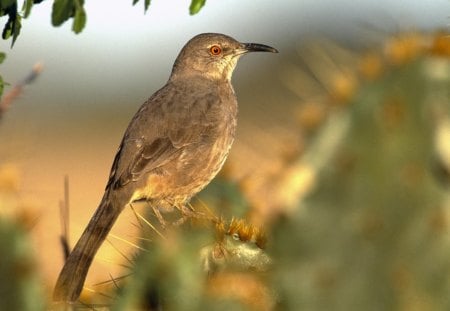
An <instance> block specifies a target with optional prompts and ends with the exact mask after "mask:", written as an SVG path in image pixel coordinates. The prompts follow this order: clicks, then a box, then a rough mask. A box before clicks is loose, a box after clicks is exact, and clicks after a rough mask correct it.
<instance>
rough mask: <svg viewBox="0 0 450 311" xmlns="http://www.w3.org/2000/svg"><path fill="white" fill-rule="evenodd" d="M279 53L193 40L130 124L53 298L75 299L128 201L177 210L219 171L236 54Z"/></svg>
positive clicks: (233, 107)
mask: <svg viewBox="0 0 450 311" xmlns="http://www.w3.org/2000/svg"><path fill="white" fill-rule="evenodd" d="M252 51H266V52H277V51H276V50H275V49H273V48H271V47H268V46H265V45H261V44H253V43H251V44H243V43H239V42H238V41H236V40H234V39H233V38H231V37H228V36H225V35H222V34H212V33H210V34H201V35H198V36H196V37H194V38H192V39H191V40H190V41H189V42H188V43H187V44H186V45H185V46H184V47H183V49H182V50H181V52H180V54H179V55H178V57H177V59H176V61H175V63H174V66H173V69H172V74H171V76H170V78H169V81H168V82H167V84H166V85H165V86H164V87H163V88H161V89H160V90H159V91H157V92H156V93H155V94H153V96H151V97H150V98H149V99H148V100H147V101H146V102H145V103H144V104H143V105H142V106H141V108H140V109H139V110H138V112H137V113H136V114H135V116H134V117H133V119H132V120H131V122H130V124H129V126H128V128H127V130H126V132H125V134H124V137H123V140H122V142H121V144H120V146H119V149H118V151H117V154H116V157H115V159H114V162H113V165H112V169H111V173H110V177H109V180H108V183H107V186H106V190H105V194H104V196H103V199H102V201H101V203H100V205H99V207H98V208H97V210H96V212H95V214H94V216H93V217H92V218H91V220H90V222H89V224H88V226H87V227H86V229H85V231H84V232H83V234H82V236H81V238H80V239H79V241H78V242H77V244H76V245H75V247H74V249H73V251H72V252H71V253H70V255H69V257H68V259H67V261H66V263H65V265H64V267H63V269H62V271H61V273H60V275H59V278H58V281H57V283H56V286H55V291H54V300H55V301H65V302H74V301H76V300H77V299H78V297H79V295H80V293H81V290H82V288H83V284H84V281H85V278H86V275H87V272H88V270H89V267H90V265H91V263H92V260H93V258H94V256H95V254H96V252H97V250H98V248H99V247H100V246H101V244H102V243H103V241H104V240H105V238H106V236H107V235H108V233H109V231H110V230H111V228H112V226H113V224H114V223H115V221H116V219H117V217H118V216H119V215H120V213H121V212H122V210H123V209H124V208H125V206H127V205H128V204H129V203H131V202H134V201H137V200H147V201H148V202H149V203H150V204H151V206H152V207H154V208H157V209H159V210H166V209H171V208H173V207H176V208H182V207H183V205H184V204H186V203H187V202H188V201H189V199H190V198H191V197H192V196H194V195H195V194H196V193H198V192H199V191H200V190H201V189H203V188H204V187H205V186H206V185H207V184H208V183H209V182H210V181H211V180H212V179H213V178H214V176H215V175H216V174H217V173H218V171H219V170H220V168H221V167H222V165H223V163H224V161H225V159H226V157H227V155H228V152H229V150H230V147H231V144H232V143H233V140H234V135H235V129H236V115H237V100H236V96H235V94H234V91H233V88H232V86H231V83H230V80H231V75H232V73H233V70H234V68H235V66H236V63H237V60H238V58H239V56H241V55H242V54H244V53H247V52H252Z"/></svg>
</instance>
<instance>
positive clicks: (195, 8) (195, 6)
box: [189, 0, 206, 15]
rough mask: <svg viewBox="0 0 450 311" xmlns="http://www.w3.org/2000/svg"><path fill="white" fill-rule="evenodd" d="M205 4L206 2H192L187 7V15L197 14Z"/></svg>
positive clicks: (200, 0)
mask: <svg viewBox="0 0 450 311" xmlns="http://www.w3.org/2000/svg"><path fill="white" fill-rule="evenodd" d="M205 3H206V0H192V1H191V5H190V6H189V13H190V14H191V15H194V14H197V13H198V12H200V10H201V9H202V7H203V6H204V5H205Z"/></svg>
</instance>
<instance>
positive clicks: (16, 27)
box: [11, 14, 22, 47]
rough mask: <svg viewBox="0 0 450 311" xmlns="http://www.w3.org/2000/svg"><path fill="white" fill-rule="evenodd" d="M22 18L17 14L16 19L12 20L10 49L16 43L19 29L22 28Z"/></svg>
mask: <svg viewBox="0 0 450 311" xmlns="http://www.w3.org/2000/svg"><path fill="white" fill-rule="evenodd" d="M21 20H22V16H20V15H19V14H16V19H15V20H14V23H13V29H12V36H13V37H12V42H11V47H13V45H14V42H16V39H17V37H18V36H19V34H20V28H22V23H21Z"/></svg>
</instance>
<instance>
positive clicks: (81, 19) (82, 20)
mask: <svg viewBox="0 0 450 311" xmlns="http://www.w3.org/2000/svg"><path fill="white" fill-rule="evenodd" d="M84 26H86V11H85V10H84V8H83V7H82V6H81V5H80V6H78V7H77V9H76V11H75V16H74V18H73V24H72V30H73V32H74V33H76V34H79V33H80V32H81V31H82V30H83V28H84Z"/></svg>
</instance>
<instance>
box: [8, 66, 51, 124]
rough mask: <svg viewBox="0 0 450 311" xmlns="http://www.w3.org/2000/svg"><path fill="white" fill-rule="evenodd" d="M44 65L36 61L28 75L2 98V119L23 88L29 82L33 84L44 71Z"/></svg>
mask: <svg viewBox="0 0 450 311" xmlns="http://www.w3.org/2000/svg"><path fill="white" fill-rule="evenodd" d="M43 67H44V66H43V65H42V63H36V64H35V65H34V66H33V69H32V70H31V72H30V73H29V74H28V76H26V77H25V78H24V79H23V80H22V81H20V82H18V83H17V84H16V85H14V87H13V88H12V89H11V90H10V91H9V92H8V93H6V94H5V95H4V96H3V98H2V99H1V100H0V119H1V118H2V117H3V114H4V113H5V112H6V111H7V110H8V109H9V107H10V106H11V104H12V102H13V101H14V100H15V99H16V98H17V97H18V96H19V95H20V94H21V93H22V91H23V88H24V87H25V86H26V85H27V84H31V83H32V82H33V81H34V80H35V79H36V78H37V77H38V76H39V74H40V73H41V72H42V69H43Z"/></svg>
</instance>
